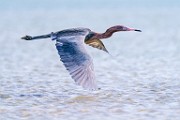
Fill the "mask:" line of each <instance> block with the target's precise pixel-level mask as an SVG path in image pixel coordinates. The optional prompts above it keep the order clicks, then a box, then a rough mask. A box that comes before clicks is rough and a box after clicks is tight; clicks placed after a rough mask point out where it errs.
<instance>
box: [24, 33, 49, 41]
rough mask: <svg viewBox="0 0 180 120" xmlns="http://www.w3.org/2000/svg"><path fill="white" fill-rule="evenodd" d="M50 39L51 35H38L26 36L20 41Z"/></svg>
mask: <svg viewBox="0 0 180 120" xmlns="http://www.w3.org/2000/svg"><path fill="white" fill-rule="evenodd" d="M50 37H51V34H46V35H39V36H30V35H26V36H24V37H21V39H24V40H35V39H44V38H50Z"/></svg>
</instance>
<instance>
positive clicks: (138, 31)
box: [134, 29, 142, 32]
mask: <svg viewBox="0 0 180 120" xmlns="http://www.w3.org/2000/svg"><path fill="white" fill-rule="evenodd" d="M134 31H137V32H142V31H141V30H137V29H136V30H134Z"/></svg>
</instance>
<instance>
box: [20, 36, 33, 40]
mask: <svg viewBox="0 0 180 120" xmlns="http://www.w3.org/2000/svg"><path fill="white" fill-rule="evenodd" d="M21 39H24V40H32V36H29V35H26V36H24V37H21Z"/></svg>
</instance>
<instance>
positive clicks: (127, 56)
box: [0, 8, 180, 120]
mask: <svg viewBox="0 0 180 120" xmlns="http://www.w3.org/2000/svg"><path fill="white" fill-rule="evenodd" d="M178 11H179V9H174V8H170V9H168V10H166V9H157V8H156V9H155V10H154V9H152V10H149V9H145V8H141V9H138V10H137V11H136V12H135V11H134V9H132V10H129V11H126V9H117V8H116V10H113V9H108V10H106V9H104V8H103V9H99V10H97V9H96V10H91V9H90V10H87V11H84V10H80V9H75V10H74V9H72V10H70V11H66V10H61V11H55V10H52V11H48V12H47V11H46V12H45V11H44V10H36V11H35V10H30V11H19V10H18V11H14V12H13V11H10V12H2V15H3V16H4V17H3V18H2V19H1V24H0V28H1V30H2V29H3V31H1V33H0V34H1V38H0V49H1V50H0V56H1V57H0V119H1V120H11V119H13V120H14V119H17V120H19V119H28V120H31V119H35V120H46V119H47V120H49V119H51V120H56V119H68V120H76V119H86V120H92V119H94V120H99V119H104V120H120V119H122V120H132V119H133V120H152V119H156V120H157V119H158V120H179V119H180V54H179V51H180V30H179V26H180V23H179V21H180V17H179V16H177V14H176V13H177V12H178ZM52 13H53V14H52ZM69 13H71V14H69ZM45 15H46V16H45ZM47 16H48V17H47ZM72 18H73V19H72ZM19 22H21V23H19ZM115 24H124V25H127V26H131V27H135V28H138V29H142V31H143V32H142V33H135V32H128V33H116V34H115V35H114V36H113V37H112V38H110V39H108V40H105V41H104V44H105V45H106V46H107V49H108V50H109V52H110V54H111V55H108V54H106V53H104V52H101V51H98V50H96V49H93V48H91V47H87V49H88V50H89V52H90V54H91V56H92V57H93V59H94V67H95V71H96V79H97V82H98V86H99V87H100V88H101V90H98V91H88V90H83V89H82V88H81V87H79V86H76V85H75V84H74V81H73V80H72V79H71V78H70V76H69V74H68V72H67V71H66V70H65V68H64V66H63V64H62V63H61V62H60V61H59V56H58V54H57V51H56V49H55V46H54V42H52V41H51V40H49V39H47V40H41V41H31V42H30V41H29V42H27V41H22V40H20V37H21V36H23V35H25V34H30V35H37V34H38V35H39V34H44V33H50V32H51V31H58V30H61V29H64V28H71V27H79V26H83V27H88V28H90V29H92V30H94V31H97V32H103V31H105V29H106V28H107V27H109V26H111V25H115Z"/></svg>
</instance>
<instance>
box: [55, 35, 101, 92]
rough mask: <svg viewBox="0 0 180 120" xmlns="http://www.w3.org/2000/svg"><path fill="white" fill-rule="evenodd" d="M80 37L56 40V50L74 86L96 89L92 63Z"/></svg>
mask: <svg viewBox="0 0 180 120" xmlns="http://www.w3.org/2000/svg"><path fill="white" fill-rule="evenodd" d="M81 39H82V38H80V37H74V38H72V37H66V38H63V39H61V40H60V39H57V40H56V41H57V42H56V48H57V50H58V54H59V55H60V58H61V61H62V62H63V64H64V66H65V67H66V69H67V70H68V71H69V73H70V75H71V77H72V78H73V79H74V81H75V82H76V84H78V85H81V86H82V87H84V88H85V89H92V90H94V89H97V86H96V83H95V75H94V69H93V61H92V59H91V57H90V56H89V55H88V53H87V52H86V50H85V48H84V43H83V40H81Z"/></svg>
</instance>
